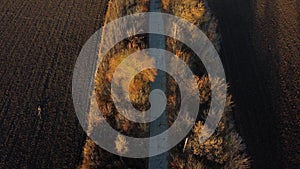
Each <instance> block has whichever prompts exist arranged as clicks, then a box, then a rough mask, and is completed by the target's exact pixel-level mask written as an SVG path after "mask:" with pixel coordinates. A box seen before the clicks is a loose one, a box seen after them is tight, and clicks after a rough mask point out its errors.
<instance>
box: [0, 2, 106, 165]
mask: <svg viewBox="0 0 300 169" xmlns="http://www.w3.org/2000/svg"><path fill="white" fill-rule="evenodd" d="M0 4H1V5H0V37H1V39H0V86H1V87H0V154H1V155H0V168H74V167H75V165H76V164H77V163H78V162H79V161H80V155H81V150H82V149H81V147H82V146H83V145H82V144H83V143H84V139H85V138H84V137H85V136H84V132H83V131H82V129H81V127H80V125H79V123H78V120H77V117H76V115H75V113H74V108H73V104H72V95H71V80H72V71H73V67H74V65H75V61H76V58H77V56H78V54H79V52H80V50H81V48H82V46H83V44H84V43H85V41H86V40H87V39H88V38H89V37H90V36H91V35H92V34H93V33H94V32H95V31H96V30H97V29H99V28H100V27H101V23H102V22H103V18H104V14H105V9H106V5H107V0H103V1H92V0H88V1H75V0H72V1H61V0H54V1H44V0H41V1H34V0H29V1H23V0H17V1H5V0H0ZM39 112H40V113H39Z"/></svg>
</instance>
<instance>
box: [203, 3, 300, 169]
mask: <svg viewBox="0 0 300 169" xmlns="http://www.w3.org/2000/svg"><path fill="white" fill-rule="evenodd" d="M209 5H210V6H211V8H212V9H213V11H214V13H215V15H216V16H217V18H218V19H219V23H220V29H221V34H222V36H223V42H222V45H223V49H222V52H221V55H222V60H223V63H224V64H225V68H226V75H227V77H228V81H229V82H230V84H231V89H230V90H231V92H232V93H233V98H234V100H235V102H236V107H235V110H236V114H235V118H236V121H237V126H238V129H239V130H240V132H241V135H242V136H243V138H244V140H245V142H246V144H247V146H248V150H249V152H250V155H251V156H252V158H253V163H252V165H253V166H252V168H257V169H262V168H264V169H269V168H270V169H272V168H273V169H274V168H297V167H299V166H300V138H299V137H300V127H299V126H300V114H299V112H300V106H299V105H300V98H299V97H300V70H299V67H300V57H299V56H300V49H299V48H300V32H299V30H300V14H299V11H300V1H297V0H289V1H281V0H275V1H267V0H256V1H250V0H248V1H246V0H223V1H217V0H209Z"/></svg>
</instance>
